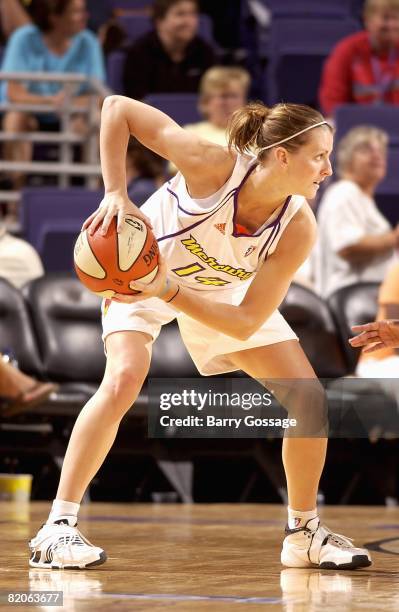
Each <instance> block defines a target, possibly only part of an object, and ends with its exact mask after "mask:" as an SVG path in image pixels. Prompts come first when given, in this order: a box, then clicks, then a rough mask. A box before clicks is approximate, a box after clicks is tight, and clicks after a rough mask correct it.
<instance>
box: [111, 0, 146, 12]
mask: <svg viewBox="0 0 399 612" xmlns="http://www.w3.org/2000/svg"><path fill="white" fill-rule="evenodd" d="M107 5H108V6H109V8H110V9H111V10H113V11H117V10H118V9H121V10H123V11H130V10H136V9H142V8H147V7H150V6H151V5H152V0H107Z"/></svg>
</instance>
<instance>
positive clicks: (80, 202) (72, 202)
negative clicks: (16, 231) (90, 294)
mask: <svg viewBox="0 0 399 612" xmlns="http://www.w3.org/2000/svg"><path fill="white" fill-rule="evenodd" d="M102 197H103V192H101V191H88V190H86V189H83V188H77V187H76V188H70V189H54V188H51V189H25V190H23V192H22V200H21V225H22V232H23V235H24V238H26V240H28V242H30V243H31V244H32V245H33V246H34V247H35V248H36V250H37V251H38V252H39V255H40V257H41V258H42V260H43V265H44V267H45V270H46V272H60V271H64V270H65V271H67V270H71V269H72V267H73V257H72V254H73V246H74V243H75V240H76V237H77V235H78V234H79V232H80V229H81V227H82V223H83V221H84V220H85V219H86V218H87V217H88V216H89V215H90V214H91V213H92V212H93V211H94V210H95V209H96V208H97V207H98V205H99V203H100V201H101V199H102Z"/></svg>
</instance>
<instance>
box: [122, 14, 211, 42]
mask: <svg viewBox="0 0 399 612" xmlns="http://www.w3.org/2000/svg"><path fill="white" fill-rule="evenodd" d="M118 22H119V24H120V25H121V26H122V28H123V29H124V30H125V32H126V34H127V36H128V39H129V42H130V43H133V42H134V41H136V40H137V39H138V38H140V36H143V35H144V34H147V32H149V31H150V30H152V29H153V27H154V26H153V22H152V19H151V17H149V16H147V15H120V16H118ZM198 34H199V36H201V37H202V38H203V39H204V40H206V42H207V43H209V44H210V45H212V46H216V43H215V39H214V38H213V25H212V20H211V18H210V17H208V15H200V20H199V28H198Z"/></svg>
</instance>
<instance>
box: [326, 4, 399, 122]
mask: <svg viewBox="0 0 399 612" xmlns="http://www.w3.org/2000/svg"><path fill="white" fill-rule="evenodd" d="M364 21H365V30H362V31H361V32H357V33H356V34H351V35H350V36H347V37H346V38H344V39H343V40H342V41H341V42H339V43H338V44H337V46H336V47H335V48H334V49H333V51H332V53H331V55H330V57H329V58H328V59H327V61H326V63H325V65H324V69H323V75H322V79H321V85H320V91H319V98H320V106H321V108H322V110H323V113H324V114H325V115H332V114H333V113H334V111H335V109H336V107H337V106H339V105H341V104H348V103H356V102H357V103H359V104H376V103H379V102H383V103H386V104H399V0H366V3H365V8H364Z"/></svg>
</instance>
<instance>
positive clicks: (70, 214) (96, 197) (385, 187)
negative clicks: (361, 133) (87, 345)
mask: <svg viewBox="0 0 399 612" xmlns="http://www.w3.org/2000/svg"><path fill="white" fill-rule="evenodd" d="M154 97H155V96H154ZM167 98H168V99H167V104H164V105H162V104H160V106H161V107H162V106H163V109H164V110H165V111H167V112H169V110H170V109H171V108H172V106H173V104H174V102H173V96H169V97H167ZM336 121H337V132H336V140H337V141H339V140H340V139H341V138H342V136H344V135H345V134H346V133H347V132H348V130H349V129H350V128H351V127H353V126H355V125H359V124H362V125H368V124H371V125H375V126H377V127H379V128H381V129H384V130H386V131H387V132H388V134H389V139H390V140H389V150H388V173H387V176H386V178H385V179H384V181H383V182H382V183H381V184H380V185H379V186H378V189H377V194H376V199H377V202H378V205H379V208H380V210H381V211H382V213H383V214H384V215H385V216H386V218H387V219H388V220H389V221H390V222H391V223H392V225H396V223H397V222H398V221H399V209H398V206H397V198H398V195H397V194H398V193H399V108H398V107H395V106H366V105H365V106H358V105H348V106H343V107H341V108H340V109H339V110H338V112H337V116H336ZM155 189H156V186H155V184H154V183H153V182H152V181H150V180H148V179H144V180H141V181H140V180H139V181H137V182H136V184H135V185H134V188H133V189H132V191H131V192H130V197H131V199H132V200H133V201H134V202H135V204H137V205H138V206H141V205H142V204H143V203H144V202H145V200H146V199H147V198H148V197H149V196H150V195H151V194H152V193H153V192H154V191H155ZM102 196H103V193H102V191H88V190H86V189H84V188H79V187H76V188H68V189H58V188H47V189H36V188H30V189H25V190H23V192H22V198H21V233H22V235H23V236H24V238H25V239H26V240H28V242H30V243H31V244H32V245H33V246H34V247H35V249H36V250H37V251H38V253H39V255H40V257H41V258H42V261H43V264H44V268H45V270H46V271H47V272H59V271H69V270H71V269H72V258H73V245H74V242H75V240H76V237H77V235H78V233H79V231H80V229H81V227H82V224H83V221H84V220H85V219H86V218H87V217H88V216H89V215H90V214H91V213H92V212H93V211H94V210H95V209H96V208H97V206H98V204H99V202H100V201H101V199H102Z"/></svg>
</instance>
